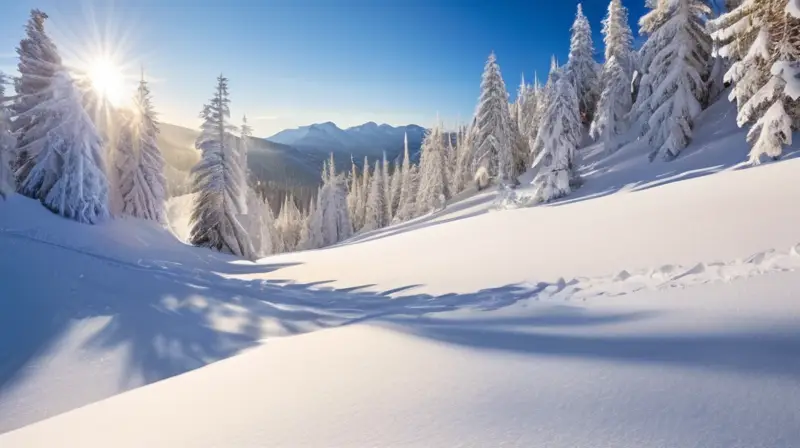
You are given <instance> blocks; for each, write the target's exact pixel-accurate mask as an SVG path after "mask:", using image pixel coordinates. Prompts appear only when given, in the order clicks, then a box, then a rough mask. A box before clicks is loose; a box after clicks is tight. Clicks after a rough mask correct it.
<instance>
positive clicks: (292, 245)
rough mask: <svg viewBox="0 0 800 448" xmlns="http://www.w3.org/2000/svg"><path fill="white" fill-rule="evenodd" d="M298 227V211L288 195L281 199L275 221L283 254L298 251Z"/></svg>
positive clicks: (292, 198)
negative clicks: (281, 202)
mask: <svg viewBox="0 0 800 448" xmlns="http://www.w3.org/2000/svg"><path fill="white" fill-rule="evenodd" d="M300 226H301V215H300V210H299V209H298V208H297V204H296V203H295V200H294V197H293V196H292V195H291V194H288V195H286V196H284V198H283V205H281V210H280V212H279V213H278V219H277V220H276V227H277V229H278V232H279V233H280V235H281V240H282V241H283V248H284V251H285V252H293V251H295V250H297V249H298V243H299V241H300V229H301V227H300Z"/></svg>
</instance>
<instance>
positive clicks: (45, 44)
mask: <svg viewBox="0 0 800 448" xmlns="http://www.w3.org/2000/svg"><path fill="white" fill-rule="evenodd" d="M30 14H31V16H30V19H28V23H27V24H26V25H25V38H24V39H22V40H21V41H20V43H19V47H17V55H18V56H19V63H18V64H17V70H18V71H19V76H18V77H17V78H16V80H15V83H14V87H15V90H16V97H15V98H14V101H13V103H12V104H11V112H12V115H13V117H14V120H13V121H12V130H13V132H14V134H15V135H16V137H17V151H16V154H15V160H14V161H13V162H12V168H13V169H14V170H15V171H16V170H19V169H21V171H19V172H18V173H17V180H18V181H19V182H21V181H22V180H23V179H25V178H26V177H28V171H29V170H30V168H32V167H33V165H32V164H30V163H27V162H28V160H29V159H30V158H33V157H36V155H37V154H39V153H40V152H41V151H42V150H43V148H42V146H44V145H45V144H46V143H47V141H46V139H45V138H44V135H45V133H47V132H48V131H49V130H50V129H51V128H52V127H53V126H55V124H54V123H46V122H47V121H48V120H49V119H50V117H51V115H50V113H49V111H47V110H44V109H43V108H42V107H41V106H40V105H41V104H44V103H47V102H49V101H51V100H52V99H53V93H54V89H53V86H52V83H53V80H54V79H55V76H56V73H58V72H61V71H63V66H62V63H61V56H59V54H58V50H57V49H56V46H55V44H54V43H53V41H52V40H50V37H49V36H48V35H47V33H45V30H44V22H45V20H47V14H45V13H44V12H42V11H40V10H38V9H33V10H31V13H30Z"/></svg>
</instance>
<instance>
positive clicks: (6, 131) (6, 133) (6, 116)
mask: <svg viewBox="0 0 800 448" xmlns="http://www.w3.org/2000/svg"><path fill="white" fill-rule="evenodd" d="M5 87H6V78H5V75H4V74H3V73H0V197H2V198H6V197H7V196H8V195H9V194H11V192H13V191H14V185H15V182H14V173H13V172H12V171H11V162H12V161H13V159H14V152H15V149H16V145H17V139H16V138H14V134H12V133H11V111H10V110H9V109H8V107H6V104H7V101H8V99H7V98H6V96H5Z"/></svg>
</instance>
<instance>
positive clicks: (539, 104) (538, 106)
mask: <svg viewBox="0 0 800 448" xmlns="http://www.w3.org/2000/svg"><path fill="white" fill-rule="evenodd" d="M544 103H545V101H544V88H543V87H542V85H541V84H540V83H539V77H538V76H534V78H533V86H531V88H530V89H528V91H527V98H526V99H525V103H523V113H522V115H523V126H522V128H521V129H520V132H521V133H522V135H523V137H524V138H526V139H527V141H528V150H529V153H528V160H529V161H530V162H533V160H534V159H535V158H536V154H537V152H536V148H535V146H534V141H535V140H536V134H537V133H538V132H539V124H540V123H541V121H542V115H544Z"/></svg>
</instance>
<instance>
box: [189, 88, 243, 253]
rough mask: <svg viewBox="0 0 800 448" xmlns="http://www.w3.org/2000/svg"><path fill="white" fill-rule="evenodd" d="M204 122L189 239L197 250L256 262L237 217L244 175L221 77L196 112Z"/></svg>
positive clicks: (195, 174) (200, 138)
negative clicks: (209, 97)
mask: <svg viewBox="0 0 800 448" xmlns="http://www.w3.org/2000/svg"><path fill="white" fill-rule="evenodd" d="M200 116H201V118H202V119H203V124H202V125H201V132H200V135H199V136H198V137H197V141H196V142H195V146H196V147H197V149H198V150H200V151H201V159H200V161H199V162H198V163H197V165H196V166H195V167H194V168H193V169H192V174H193V190H194V192H195V193H196V199H195V204H194V210H193V211H192V217H191V225H192V230H191V236H190V241H191V243H192V244H193V245H195V246H200V247H208V248H210V249H213V250H216V251H219V252H224V253H230V254H233V255H236V256H239V257H242V258H247V259H254V258H255V253H254V252H255V251H254V250H253V245H252V243H251V241H250V238H249V236H248V235H247V232H246V231H245V229H244V227H242V225H241V223H240V222H239V220H238V218H237V216H238V215H241V214H243V213H244V211H245V205H244V204H243V202H244V194H242V192H241V188H242V186H243V185H244V182H243V181H242V178H243V177H244V172H243V169H242V166H241V165H240V164H241V157H240V153H239V151H238V149H237V147H236V146H237V145H236V142H235V140H236V139H235V137H234V135H233V133H234V132H235V131H236V127H235V126H233V125H232V124H230V99H229V97H228V79H227V78H225V77H223V76H222V75H220V76H219V77H218V78H217V86H216V88H215V91H214V96H213V97H212V98H211V100H210V102H209V103H208V104H206V105H205V106H204V107H203V111H202V112H201V114H200Z"/></svg>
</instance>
